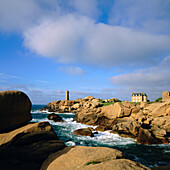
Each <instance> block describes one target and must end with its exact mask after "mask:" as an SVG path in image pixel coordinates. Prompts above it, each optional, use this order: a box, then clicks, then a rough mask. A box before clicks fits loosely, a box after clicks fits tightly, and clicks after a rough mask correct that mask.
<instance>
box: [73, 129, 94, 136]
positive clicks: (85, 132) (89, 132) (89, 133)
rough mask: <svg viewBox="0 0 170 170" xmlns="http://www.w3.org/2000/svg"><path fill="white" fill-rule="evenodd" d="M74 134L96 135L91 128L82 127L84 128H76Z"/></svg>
mask: <svg viewBox="0 0 170 170" xmlns="http://www.w3.org/2000/svg"><path fill="white" fill-rule="evenodd" d="M73 134H75V135H80V136H90V137H94V135H93V133H92V131H91V130H90V129H89V128H82V129H78V130H75V131H74V132H73Z"/></svg>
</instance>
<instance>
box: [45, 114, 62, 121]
mask: <svg viewBox="0 0 170 170" xmlns="http://www.w3.org/2000/svg"><path fill="white" fill-rule="evenodd" d="M47 118H48V119H49V120H53V121H54V122H64V120H63V119H62V117H60V116H59V115H57V114H55V113H51V114H49V115H48V116H47Z"/></svg>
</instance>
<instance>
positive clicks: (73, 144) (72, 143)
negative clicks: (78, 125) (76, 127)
mask: <svg viewBox="0 0 170 170" xmlns="http://www.w3.org/2000/svg"><path fill="white" fill-rule="evenodd" d="M65 144H66V145H67V146H75V145H76V143H75V142H73V141H68V142H66V143H65Z"/></svg>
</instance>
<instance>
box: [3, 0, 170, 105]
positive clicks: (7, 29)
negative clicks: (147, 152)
mask: <svg viewBox="0 0 170 170" xmlns="http://www.w3.org/2000/svg"><path fill="white" fill-rule="evenodd" d="M0 63H1V65H0V90H21V91H24V92H25V93H26V94H27V95H28V96H29V97H30V98H31V101H32V102H33V104H47V103H48V102H51V101H54V100H57V99H62V100H63V99H64V92H65V90H69V91H70V99H76V98H79V97H80V98H82V97H86V96H89V95H93V96H94V97H96V98H102V99H106V98H112V97H116V98H119V99H120V100H130V96H131V93H132V92H146V93H147V94H148V98H149V99H150V100H154V99H155V98H157V97H160V96H161V93H162V91H165V90H168V91H170V68H169V65H170V0H163V1H162V0H149V1H148V0H138V1H136V0H126V1H125V0H46V1H44V0H29V1H28V0H13V1H10V0H5V1H2V0H0Z"/></svg>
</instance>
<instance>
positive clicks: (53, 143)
mask: <svg viewBox="0 0 170 170" xmlns="http://www.w3.org/2000/svg"><path fill="white" fill-rule="evenodd" d="M0 145H1V146H0V167H1V168H0V169H18V170H22V169H25V170H28V169H32V170H38V169H40V166H41V164H42V163H43V161H44V160H45V159H46V158H47V156H48V155H49V154H51V153H54V152H57V151H59V150H61V149H63V148H65V147H66V146H65V144H64V143H63V142H62V141H61V140H59V139H58V137H57V135H56V133H55V132H54V130H53V128H52V126H51V125H50V124H49V123H48V122H40V123H30V124H27V125H25V126H23V127H20V128H18V129H15V130H13V131H10V132H8V133H3V134H0Z"/></svg>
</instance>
